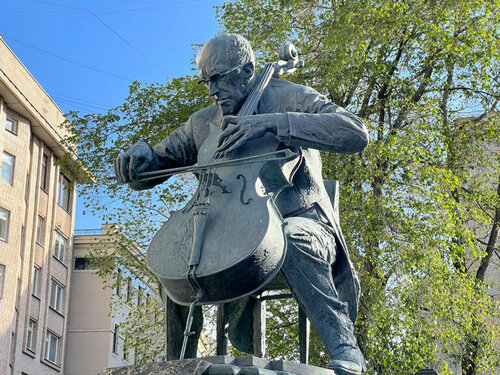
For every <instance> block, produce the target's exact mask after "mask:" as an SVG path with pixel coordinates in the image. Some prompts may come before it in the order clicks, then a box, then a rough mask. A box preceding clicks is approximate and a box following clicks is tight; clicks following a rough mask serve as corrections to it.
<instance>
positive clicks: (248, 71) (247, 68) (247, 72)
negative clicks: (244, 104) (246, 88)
mask: <svg viewBox="0 0 500 375" xmlns="http://www.w3.org/2000/svg"><path fill="white" fill-rule="evenodd" d="M254 72H255V67H254V66H253V64H252V63H251V62H248V63H246V64H245V65H243V67H242V68H241V74H242V75H243V77H244V78H245V83H248V82H250V80H251V79H252V77H253V74H254Z"/></svg>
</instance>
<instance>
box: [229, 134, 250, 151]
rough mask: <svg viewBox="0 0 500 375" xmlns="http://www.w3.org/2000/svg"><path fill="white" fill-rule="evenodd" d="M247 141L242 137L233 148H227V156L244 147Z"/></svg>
mask: <svg viewBox="0 0 500 375" xmlns="http://www.w3.org/2000/svg"><path fill="white" fill-rule="evenodd" d="M246 141H247V140H246V137H241V138H240V139H238V140H237V141H236V142H234V143H233V145H232V146H230V147H228V148H227V150H226V151H225V154H229V153H231V152H233V151H234V150H236V149H237V148H239V147H241V146H243V145H244V144H245V142H246Z"/></svg>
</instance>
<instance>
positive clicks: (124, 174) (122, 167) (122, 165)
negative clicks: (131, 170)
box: [118, 155, 130, 183]
mask: <svg viewBox="0 0 500 375" xmlns="http://www.w3.org/2000/svg"><path fill="white" fill-rule="evenodd" d="M118 173H119V176H120V179H121V182H123V183H126V182H129V181H130V179H129V178H128V158H126V157H124V156H123V155H121V156H119V157H118Z"/></svg>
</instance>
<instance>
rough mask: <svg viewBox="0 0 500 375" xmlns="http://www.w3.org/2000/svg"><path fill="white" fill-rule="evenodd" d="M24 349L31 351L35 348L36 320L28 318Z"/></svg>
mask: <svg viewBox="0 0 500 375" xmlns="http://www.w3.org/2000/svg"><path fill="white" fill-rule="evenodd" d="M26 349H28V350H31V351H32V352H33V353H34V352H35V349H36V321H34V320H33V319H30V320H29V322H28V332H27V335H26Z"/></svg>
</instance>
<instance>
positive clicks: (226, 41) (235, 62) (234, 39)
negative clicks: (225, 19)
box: [196, 34, 255, 69]
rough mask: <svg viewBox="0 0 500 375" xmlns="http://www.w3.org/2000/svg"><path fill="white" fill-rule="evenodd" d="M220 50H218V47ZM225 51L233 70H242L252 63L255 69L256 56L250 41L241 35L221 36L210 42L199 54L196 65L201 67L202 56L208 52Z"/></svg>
mask: <svg viewBox="0 0 500 375" xmlns="http://www.w3.org/2000/svg"><path fill="white" fill-rule="evenodd" d="M218 44H222V45H221V46H218V47H220V48H216V45H218ZM222 49H223V50H224V51H225V53H226V58H227V62H228V63H229V64H230V65H231V67H233V68H236V67H237V68H240V69H241V68H242V67H243V66H245V64H247V63H249V62H251V63H252V65H253V66H254V67H255V54H254V52H253V50H252V47H251V46H250V43H249V42H248V40H246V39H245V38H243V37H242V36H241V35H239V34H219V35H217V36H215V37H213V38H212V39H210V40H208V41H207V42H206V43H205V44H204V45H203V46H202V47H201V49H200V51H199V52H198V55H197V56H196V64H197V65H198V66H199V64H200V60H201V58H202V56H204V54H205V53H206V52H207V50H208V51H213V50H218V51H220V50H222Z"/></svg>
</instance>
